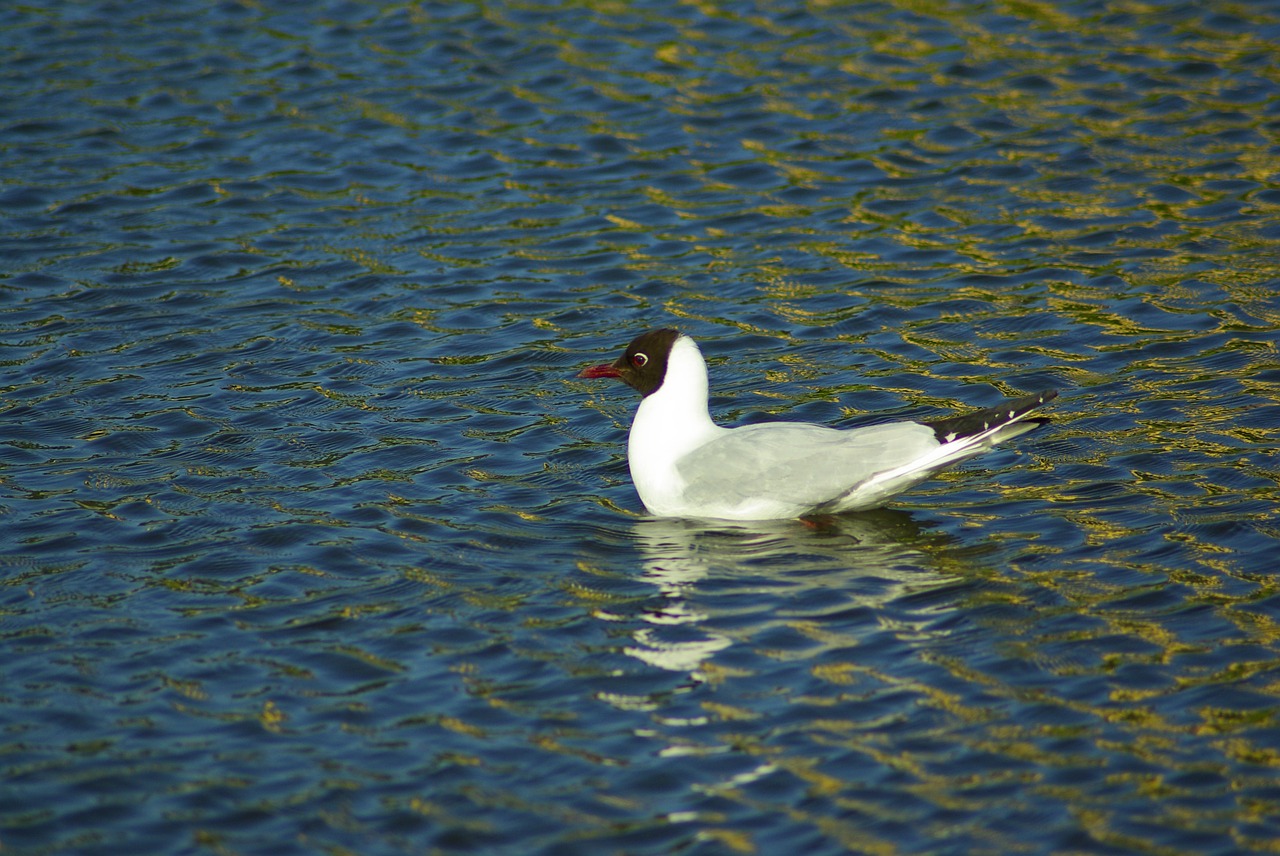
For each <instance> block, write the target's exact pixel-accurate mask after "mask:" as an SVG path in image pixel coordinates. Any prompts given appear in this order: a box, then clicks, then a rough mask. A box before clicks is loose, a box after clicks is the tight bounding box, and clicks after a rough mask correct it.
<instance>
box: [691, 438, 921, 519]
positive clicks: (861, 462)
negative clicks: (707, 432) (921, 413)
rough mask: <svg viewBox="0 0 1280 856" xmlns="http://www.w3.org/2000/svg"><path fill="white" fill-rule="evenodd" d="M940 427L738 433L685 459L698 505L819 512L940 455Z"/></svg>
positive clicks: (718, 440)
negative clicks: (780, 506)
mask: <svg viewBox="0 0 1280 856" xmlns="http://www.w3.org/2000/svg"><path fill="white" fill-rule="evenodd" d="M938 448H939V443H938V441H937V439H936V437H935V435H934V431H933V429H932V428H930V427H928V426H927V425H920V424H917V423H914V422H895V423H892V424H889V425H873V426H870V427H867V428H856V429H853V430H850V431H840V430H837V429H835V428H825V427H823V426H821V425H807V424H803V423H796V422H779V423H766V424H761V425H746V426H743V427H741V428H734V429H732V430H731V431H728V432H727V433H724V434H722V435H720V436H719V437H717V438H716V439H714V440H712V441H711V442H709V443H707V444H706V445H704V446H700V447H699V448H697V449H695V450H694V451H693V452H691V453H689V454H688V455H686V456H685V457H684V458H681V459H680V461H679V462H678V463H677V464H676V470H677V472H678V473H679V475H680V476H681V478H682V479H684V482H685V485H686V487H685V491H686V499H687V500H688V501H689V502H691V503H707V504H711V503H717V502H718V503H727V504H729V505H732V504H734V502H735V501H736V500H739V499H743V500H745V499H749V498H751V497H761V496H767V497H772V498H775V499H777V500H779V501H782V502H788V503H794V504H795V505H797V506H801V507H807V508H816V507H818V506H821V505H823V504H824V503H827V502H830V501H832V500H835V499H837V498H839V497H841V496H844V495H846V494H848V493H849V492H850V491H851V489H852V488H853V487H854V486H856V485H858V484H859V483H861V482H864V481H866V480H867V479H869V478H871V477H872V476H875V475H877V474H879V473H884V472H886V471H889V470H893V469H895V468H898V467H902V466H905V465H907V464H909V463H911V462H912V461H915V460H917V459H919V458H920V457H921V456H924V455H928V454H930V453H936V451H937V450H938Z"/></svg>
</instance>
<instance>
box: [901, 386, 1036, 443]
mask: <svg viewBox="0 0 1280 856" xmlns="http://www.w3.org/2000/svg"><path fill="white" fill-rule="evenodd" d="M1057 397H1058V391H1057V390H1056V389H1049V390H1045V391H1044V392H1040V393H1036V394H1035V395H1024V396H1022V397H1021V398H1011V399H1009V400H1008V401H1006V402H1005V403H1004V404H1001V405H999V406H998V407H989V408H987V409H986V410H979V411H978V412H976V413H965V414H963V415H961V416H949V417H947V418H946V419H937V420H935V421H933V422H925V423H924V424H925V425H928V426H929V427H930V428H932V429H933V433H934V434H935V435H936V436H937V438H938V442H939V443H942V444H943V445H946V444H948V443H954V442H956V441H958V440H965V439H967V438H969V437H976V436H978V435H979V434H984V433H986V432H988V431H990V430H991V429H993V428H997V429H998V428H1001V427H1003V426H1005V425H1008V424H1010V423H1012V422H1023V423H1034V425H1043V424H1044V423H1046V422H1048V421H1049V420H1048V418H1047V417H1043V416H1036V417H1032V418H1029V419H1028V418H1024V417H1026V415H1027V414H1028V413H1030V412H1031V411H1032V410H1035V409H1036V408H1037V407H1039V406H1040V405H1042V404H1044V403H1045V402H1048V401H1052V400H1053V399H1055V398H1057ZM1030 430H1031V427H1028V428H1027V429H1026V431H1030ZM1026 431H1019V432H1017V434H1024V433H1026ZM1017 434H1014V433H1010V434H1006V435H1005V437H1016V436H1017ZM1001 439H1004V437H1002V438H1001Z"/></svg>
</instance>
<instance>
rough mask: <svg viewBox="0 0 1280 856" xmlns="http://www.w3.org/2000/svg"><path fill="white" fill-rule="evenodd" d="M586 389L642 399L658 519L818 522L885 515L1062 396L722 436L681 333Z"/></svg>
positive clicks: (642, 478) (640, 474)
mask: <svg viewBox="0 0 1280 856" xmlns="http://www.w3.org/2000/svg"><path fill="white" fill-rule="evenodd" d="M578 377H580V378H617V379H619V380H621V381H622V382H623V383H625V384H627V386H630V387H631V388H632V389H634V390H636V391H637V392H639V393H640V394H641V395H642V396H643V399H642V400H641V402H640V407H639V409H638V410H636V415H635V419H634V420H632V422H631V434H630V437H629V439H628V442H627V461H628V463H629V464H630V466H631V479H632V481H633V482H634V483H635V487H636V492H637V493H638V494H640V501H641V502H643V503H644V507H645V508H646V509H647V510H648V511H649V513H650V514H653V515H655V516H657V517H685V518H712V519H718V520H781V519H788V518H812V517H815V516H817V517H822V516H826V515H832V514H840V513H843V512H846V511H866V510H869V509H872V508H879V507H881V506H883V505H884V504H885V503H886V502H888V501H889V500H891V499H892V498H894V497H895V496H897V495H898V494H901V493H902V492H904V491H906V490H909V489H911V488H913V487H915V486H916V485H918V484H919V483H920V482H922V481H925V480H926V479H928V478H930V477H932V476H933V475H934V474H935V473H938V472H940V471H941V470H944V469H946V468H947V467H950V466H953V465H955V464H958V463H959V462H961V461H964V460H968V459H969V458H972V457H974V456H975V455H979V454H981V453H983V452H985V451H987V450H988V449H990V448H991V447H992V446H994V445H995V444H996V443H999V442H1002V441H1004V440H1008V439H1010V438H1013V437H1017V436H1019V435H1021V434H1025V433H1027V432H1028V431H1032V430H1034V429H1035V428H1038V427H1039V426H1040V425H1043V424H1044V423H1045V422H1047V421H1048V419H1046V418H1044V417H1039V416H1032V415H1031V413H1032V411H1034V410H1035V409H1036V408H1037V407H1039V406H1040V405H1042V404H1044V403H1045V402H1047V401H1050V400H1052V399H1053V398H1055V397H1057V395H1058V393H1057V391H1056V390H1046V391H1044V392H1041V393H1037V394H1035V395H1027V396H1023V397H1021V398H1011V399H1009V400H1007V401H1006V402H1005V403H1004V404H1002V405H1000V406H998V407H992V408H990V409H988V410H980V411H978V412H976V413H969V414H965V415H961V416H952V417H949V418H946V419H938V420H935V421H932V422H890V423H888V424H885V425H871V426H868V427H862V428H851V429H848V430H841V429H837V428H828V427H826V426H823V425H813V424H808V423H802V422H768V423H761V424H756V425H743V426H741V427H738V428H725V427H723V426H721V425H717V424H716V423H715V422H713V421H712V419H711V414H710V412H709V411H708V409H707V363H706V361H705V360H703V358H702V352H701V351H700V350H699V349H698V345H697V344H696V343H695V342H694V341H693V339H691V338H689V337H688V336H686V335H685V334H683V333H681V332H680V331H678V330H673V329H670V328H664V329H661V330H650V331H648V332H646V333H642V334H640V335H639V336H637V337H636V338H635V339H633V340H632V341H631V344H629V345H628V346H627V350H626V352H625V353H623V355H622V356H621V357H619V358H618V359H617V360H616V361H614V362H612V363H605V364H603V365H598V366H591V367H589V368H585V369H583V370H582V371H581V372H579V373H578Z"/></svg>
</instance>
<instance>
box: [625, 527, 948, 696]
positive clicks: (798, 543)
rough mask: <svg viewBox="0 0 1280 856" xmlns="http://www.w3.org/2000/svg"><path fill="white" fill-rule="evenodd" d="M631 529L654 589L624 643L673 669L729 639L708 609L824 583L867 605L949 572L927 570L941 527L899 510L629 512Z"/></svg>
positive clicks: (756, 604) (701, 658)
mask: <svg viewBox="0 0 1280 856" xmlns="http://www.w3.org/2000/svg"><path fill="white" fill-rule="evenodd" d="M633 535H634V538H635V542H636V544H637V545H638V546H639V548H640V552H641V555H642V557H643V565H644V573H643V579H645V580H647V581H649V582H651V583H652V584H653V585H654V586H656V587H657V589H658V590H659V592H660V593H661V595H662V597H661V599H660V600H659V602H658V603H657V604H654V605H652V606H650V607H649V608H648V609H646V610H645V611H644V612H642V613H641V614H640V616H639V617H640V618H641V619H642V620H643V621H644V622H645V623H646V624H647V625H648V626H645V627H642V628H640V629H639V630H637V631H636V632H635V633H634V635H633V639H634V642H635V644H634V645H632V646H630V647H628V648H627V649H626V652H627V653H628V654H630V655H631V656H633V657H636V658H637V659H640V660H643V661H644V662H646V663H649V664H650V665H653V666H657V667H659V668H662V669H668V670H672V671H679V672H691V673H695V672H697V671H698V669H699V668H700V667H701V666H702V665H703V664H704V663H706V662H707V661H708V659H710V658H711V657H712V656H713V655H715V654H716V653H717V652H719V651H722V650H724V649H726V648H728V647H730V646H731V645H733V643H734V641H735V638H734V636H731V635H729V634H728V633H725V632H722V631H720V630H717V629H716V625H717V624H719V625H724V624H729V625H734V624H735V623H736V622H734V621H718V622H717V621H711V620H709V619H712V618H713V617H718V618H722V619H723V618H725V616H728V615H732V613H734V612H735V611H737V610H738V609H741V610H744V611H746V612H763V613H765V614H766V615H772V614H773V613H774V612H775V611H776V609H785V608H786V607H787V605H788V602H789V601H794V599H795V598H796V597H797V595H798V594H801V593H803V592H809V591H812V590H813V589H823V590H831V592H832V595H833V600H834V601H835V602H837V603H844V604H848V603H849V601H850V597H851V596H852V598H853V600H854V605H857V606H864V607H865V606H876V605H880V604H884V603H888V602H890V601H893V600H895V599H897V598H899V597H902V596H903V595H906V594H911V593H913V592H916V591H920V590H922V589H926V588H931V587H934V586H937V585H940V584H946V583H948V582H950V581H951V580H952V579H953V578H952V577H950V576H948V575H945V574H943V573H940V572H939V571H938V570H937V568H936V567H935V566H936V564H937V562H936V559H935V557H934V553H933V552H932V551H931V550H930V549H929V548H931V547H936V546H937V543H938V541H939V540H940V539H942V536H940V535H938V534H936V533H932V532H930V531H929V530H928V529H926V528H925V527H922V526H920V525H919V524H918V523H917V522H916V521H915V520H914V519H913V518H912V517H911V515H910V514H907V513H905V512H900V511H892V510H882V511H877V512H870V513H864V514H857V515H842V516H839V517H832V518H826V519H822V520H810V521H801V520H783V521H752V522H731V521H694V520H680V519H670V518H656V517H654V518H643V519H641V520H638V521H636V522H635V524H634V525H633ZM713 580H714V581H715V593H714V594H710V595H704V594H703V593H700V591H699V589H700V587H701V586H700V584H709V583H710V582H711V581H713ZM710 602H715V604H716V605H714V606H709V605H707V604H708V603H710ZM734 604H742V605H741V606H734ZM819 620H820V617H819ZM746 632H750V631H746ZM737 635H740V634H737V633H735V636H737Z"/></svg>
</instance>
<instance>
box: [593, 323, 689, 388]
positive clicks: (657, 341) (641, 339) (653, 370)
mask: <svg viewBox="0 0 1280 856" xmlns="http://www.w3.org/2000/svg"><path fill="white" fill-rule="evenodd" d="M678 338H680V331H679V330H672V329H671V328H669V327H667V328H663V329H661V330H650V331H649V332H647V333H641V334H640V335H639V336H636V337H635V338H634V339H632V340H631V344H630V345H627V350H626V352H625V353H624V354H623V355H622V356H620V357H618V359H616V360H615V361H613V362H612V363H607V364H605V365H602V366H592V367H591V368H587V369H583V370H582V371H581V372H579V373H578V377H616V378H618V379H619V380H621V381H622V382H623V383H625V384H626V385H627V386H629V387H631V388H632V389H634V390H636V391H637V392H639V393H640V394H641V395H652V394H653V393H655V392H657V390H658V388H659V387H661V386H662V379H663V378H665V377H666V376H667V358H668V357H669V356H671V346H672V345H674V344H675V342H676V339H678Z"/></svg>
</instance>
